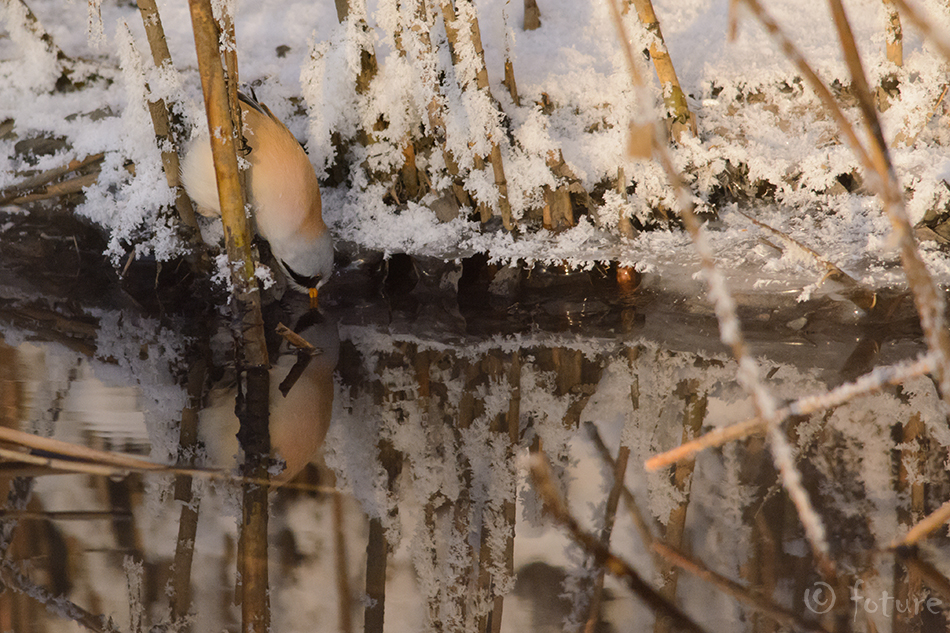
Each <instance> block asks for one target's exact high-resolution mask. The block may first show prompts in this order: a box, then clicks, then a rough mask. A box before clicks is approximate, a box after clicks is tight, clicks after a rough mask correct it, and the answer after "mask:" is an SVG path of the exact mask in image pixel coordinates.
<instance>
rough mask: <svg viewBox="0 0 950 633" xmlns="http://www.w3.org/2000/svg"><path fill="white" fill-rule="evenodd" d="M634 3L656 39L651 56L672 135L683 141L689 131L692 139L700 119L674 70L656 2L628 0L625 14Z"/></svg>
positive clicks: (638, 13) (645, 25)
mask: <svg viewBox="0 0 950 633" xmlns="http://www.w3.org/2000/svg"><path fill="white" fill-rule="evenodd" d="M631 4H632V5H633V6H634V7H635V8H636V10H637V16H638V17H639V18H640V22H641V23H642V24H643V26H644V27H646V29H647V31H649V32H650V34H651V35H652V36H653V42H652V43H651V44H650V57H651V58H652V59H653V67H654V68H656V75H657V77H658V78H659V80H660V84H661V85H662V86H663V91H662V92H663V103H664V104H665V105H666V109H667V112H668V113H669V114H670V115H672V119H671V120H670V122H669V125H670V132H671V133H672V136H673V138H674V139H676V140H677V141H679V140H681V139H682V138H683V134H686V133H687V132H688V133H689V134H691V135H692V136H696V116H695V115H694V114H693V113H692V112H690V109H689V104H687V103H686V94H685V93H684V92H683V88H682V86H680V82H679V79H678V78H677V77H676V69H675V68H674V67H673V60H672V59H671V58H670V52H669V50H667V48H666V42H665V41H664V40H663V33H662V31H660V21H659V19H658V18H657V17H656V12H655V11H654V10H653V2H652V1H651V0H626V3H625V5H624V8H623V13H627V11H629V8H630V5H631Z"/></svg>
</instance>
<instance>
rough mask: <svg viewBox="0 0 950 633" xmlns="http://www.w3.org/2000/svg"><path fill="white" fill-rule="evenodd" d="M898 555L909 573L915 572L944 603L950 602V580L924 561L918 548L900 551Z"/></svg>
mask: <svg viewBox="0 0 950 633" xmlns="http://www.w3.org/2000/svg"><path fill="white" fill-rule="evenodd" d="M897 554H898V556H897V558H898V560H899V561H900V562H901V563H903V564H904V566H905V567H906V568H907V571H908V572H913V573H914V574H916V575H917V576H918V577H920V579H921V580H922V581H923V582H924V583H925V584H926V585H927V586H928V587H930V588H931V589H933V590H934V591H936V592H937V593H939V594H940V595H941V596H942V597H943V599H944V601H950V580H948V579H947V577H946V576H945V575H944V574H943V573H942V572H941V571H940V570H939V569H937V568H936V567H934V566H933V565H932V564H930V563H929V562H927V561H925V560H923V559H922V558H921V557H920V552H919V551H917V549H916V548H912V549H909V550H906V551H898V552H897ZM928 602H929V601H928ZM905 604H906V603H905Z"/></svg>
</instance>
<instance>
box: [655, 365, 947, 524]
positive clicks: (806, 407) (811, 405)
mask: <svg viewBox="0 0 950 633" xmlns="http://www.w3.org/2000/svg"><path fill="white" fill-rule="evenodd" d="M935 366H936V362H935V360H934V357H933V355H930V354H928V355H925V356H923V357H922V358H919V359H918V360H916V361H913V362H910V363H902V364H899V365H891V366H887V367H878V368H877V369H875V370H874V371H872V372H870V373H868V374H865V375H864V376H861V377H860V378H858V379H857V380H856V381H854V382H851V383H847V384H844V385H841V386H840V387H837V388H836V389H832V390H831V391H826V392H823V393H820V394H816V395H812V396H805V397H803V398H799V399H798V400H795V401H794V402H792V403H790V404H788V405H786V406H785V407H782V408H781V409H779V410H778V412H777V414H776V415H777V420H779V421H780V422H781V421H784V420H786V419H788V418H789V417H790V416H802V415H810V414H812V413H816V412H818V411H822V410H825V409H830V408H832V407H836V406H839V405H841V404H844V403H845V402H848V401H850V400H852V399H854V398H856V397H858V396H861V395H865V394H868V393H872V392H874V391H877V390H878V389H881V388H882V387H884V386H885V385H896V384H900V383H902V382H904V381H905V380H908V379H910V378H914V377H916V376H922V375H924V374H927V373H930V372H931V371H933V368H934V367H935ZM765 428H766V423H765V422H763V421H762V419H761V418H760V417H758V416H756V417H754V418H749V419H748V420H745V421H743V422H739V423H737V424H732V425H730V426H727V427H723V428H721V429H716V430H714V431H710V432H709V433H706V434H705V435H703V436H700V437H698V438H696V439H695V440H692V441H690V442H686V443H684V444H682V445H680V446H678V447H676V448H674V449H671V450H669V451H666V452H664V453H660V454H658V455H654V456H653V457H651V458H650V459H648V460H646V462H644V467H645V468H646V469H647V470H648V471H654V470H658V469H660V468H665V467H667V466H669V465H670V464H673V463H676V462H677V461H679V460H682V459H688V458H691V457H693V456H694V455H695V454H696V453H698V452H700V451H703V450H705V449H707V448H715V447H717V446H722V445H723V444H725V443H727V442H731V441H733V440H738V439H742V438H745V437H748V436H750V435H756V434H761V433H763V432H765ZM948 516H950V515H948Z"/></svg>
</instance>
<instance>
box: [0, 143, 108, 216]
mask: <svg viewBox="0 0 950 633" xmlns="http://www.w3.org/2000/svg"><path fill="white" fill-rule="evenodd" d="M103 158H105V154H101V153H100V154H93V155H91V156H86V157H85V158H81V159H77V160H72V161H69V163H67V164H65V165H62V166H60V167H54V168H53V169H50V170H47V171H44V172H42V173H39V174H36V175H35V176H31V177H29V178H27V179H26V180H24V181H22V182H20V183H19V184H17V185H15V186H13V187H10V188H8V189H5V190H4V191H3V192H0V204H9V203H11V202H13V201H15V200H17V199H22V198H23V197H25V196H30V195H34V194H42V193H46V191H47V190H48V188H45V185H48V184H49V183H51V182H53V181H54V180H56V179H57V178H60V177H62V176H65V175H66V174H68V173H71V172H74V171H78V170H80V169H83V168H85V167H90V166H97V165H98V164H99V163H101V162H102V160H103ZM41 189H42V191H41Z"/></svg>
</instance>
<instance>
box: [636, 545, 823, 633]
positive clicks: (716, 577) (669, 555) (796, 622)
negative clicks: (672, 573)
mask: <svg viewBox="0 0 950 633" xmlns="http://www.w3.org/2000/svg"><path fill="white" fill-rule="evenodd" d="M653 551H655V552H656V553H657V554H658V555H659V556H660V557H662V558H663V560H665V561H667V563H669V564H670V565H671V566H674V567H678V568H679V569H682V570H683V571H686V572H688V573H689V574H691V575H693V576H695V577H696V578H699V579H700V580H702V581H703V582H706V583H709V584H710V585H712V586H714V587H715V588H716V589H718V590H719V591H722V592H723V593H725V594H727V595H729V596H731V597H733V598H735V599H736V600H737V601H738V602H741V603H743V604H745V605H748V606H749V607H750V608H751V609H752V610H754V611H755V612H756V613H761V614H762V615H765V616H767V617H768V618H770V619H772V620H773V621H774V622H776V623H778V624H780V625H782V626H786V627H789V628H791V629H793V630H794V629H801V630H804V631H814V632H815V633H828V630H827V629H826V628H824V627H823V626H821V624H819V623H817V622H810V621H808V620H806V619H805V618H803V617H802V616H801V615H800V614H798V613H795V612H794V611H790V610H789V609H786V608H784V607H782V606H779V605H777V604H775V603H774V602H773V601H772V600H770V599H769V598H768V597H767V596H763V595H761V594H760V593H759V592H757V591H754V590H751V589H749V588H747V587H743V586H742V585H741V584H739V583H737V582H735V581H734V580H730V579H729V578H727V577H725V576H723V575H722V574H719V573H717V572H714V571H712V570H711V569H709V568H708V567H707V566H706V565H705V564H704V563H703V562H702V561H700V560H698V559H696V558H691V557H689V556H687V555H686V554H684V553H683V552H682V551H681V550H680V549H679V548H675V547H671V546H670V545H668V544H666V543H662V542H660V541H656V542H654V543H653Z"/></svg>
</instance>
